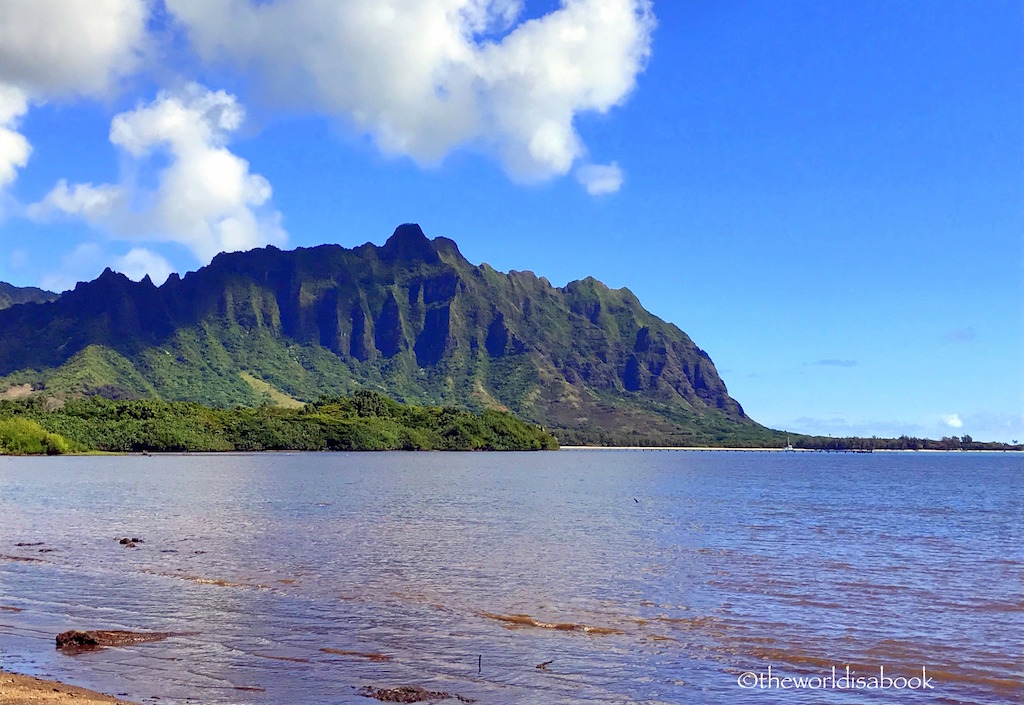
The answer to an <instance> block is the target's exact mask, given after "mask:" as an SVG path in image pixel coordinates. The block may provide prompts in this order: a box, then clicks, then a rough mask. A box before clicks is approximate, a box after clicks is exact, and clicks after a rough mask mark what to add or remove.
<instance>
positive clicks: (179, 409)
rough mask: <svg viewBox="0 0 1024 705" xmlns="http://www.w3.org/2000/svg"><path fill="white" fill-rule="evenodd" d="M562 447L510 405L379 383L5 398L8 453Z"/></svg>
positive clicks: (3, 445)
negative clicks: (339, 388) (209, 393)
mask: <svg viewBox="0 0 1024 705" xmlns="http://www.w3.org/2000/svg"><path fill="white" fill-rule="evenodd" d="M557 448H558V441H557V440H555V437H554V436H552V435H551V434H550V433H548V432H547V431H546V430H544V429H542V428H540V427H539V426H534V425H532V424H527V423H525V422H523V421H520V420H519V419H517V418H515V417H514V416H512V415H511V414H508V413H506V412H502V411H494V410H487V411H484V412H482V413H480V414H474V413H471V412H468V411H462V410H459V409H453V408H448V407H422V406H409V405H404V404H399V403H398V402H396V401H393V400H391V399H389V398H387V397H385V396H383V395H381V394H378V393H376V392H371V391H359V392H356V393H355V394H354V395H353V396H351V397H331V398H328V397H325V398H322V399H320V400H318V401H316V402H313V403H311V404H306V405H305V406H304V407H303V408H301V409H283V408H279V407H271V406H264V407H259V408H247V407H236V408H233V409H214V408H210V407H206V406H202V405H200V404H193V403H187V402H164V401H156V400H149V399H146V400H133V401H111V400H108V399H104V398H102V397H88V398H81V399H68V400H66V401H64V402H63V403H59V404H58V403H54V401H53V400H52V399H50V400H45V399H40V398H32V399H25V400H18V401H3V402H0V454H6V455H36V454H47V455H60V454H63V453H87V452H115V453H117V452H122V453H130V452H153V453H160V452H208V451H263V450H292V451H323V450H327V451H356V450H503V451H504V450H555V449H557Z"/></svg>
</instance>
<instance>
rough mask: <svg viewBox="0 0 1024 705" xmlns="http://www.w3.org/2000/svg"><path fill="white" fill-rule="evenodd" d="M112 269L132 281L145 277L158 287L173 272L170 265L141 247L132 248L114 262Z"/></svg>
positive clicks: (157, 255)
mask: <svg viewBox="0 0 1024 705" xmlns="http://www.w3.org/2000/svg"><path fill="white" fill-rule="evenodd" d="M114 269H116V270H118V271H119V272H122V273H124V275H125V276H127V277H128V278H129V279H131V280H133V281H142V279H143V278H144V277H146V276H147V275H148V276H149V278H150V279H151V280H153V283H154V284H156V285H157V286H160V285H161V284H163V283H164V282H165V281H167V277H169V276H170V275H171V272H173V271H174V267H172V266H171V263H170V262H168V261H167V260H166V259H164V258H163V257H162V256H161V255H160V254H158V253H156V252H153V251H152V250H147V249H145V248H143V247H133V248H132V249H131V250H129V251H128V254H126V255H124V256H123V257H118V258H117V260H115V261H114Z"/></svg>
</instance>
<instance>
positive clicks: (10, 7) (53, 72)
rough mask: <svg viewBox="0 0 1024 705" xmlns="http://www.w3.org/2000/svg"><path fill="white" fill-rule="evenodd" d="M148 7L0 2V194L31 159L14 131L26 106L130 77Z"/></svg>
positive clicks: (124, 1)
mask: <svg viewBox="0 0 1024 705" xmlns="http://www.w3.org/2000/svg"><path fill="white" fill-rule="evenodd" d="M149 5H150V3H149V0H88V1H87V2H86V1H85V0H82V1H81V2H75V1H69V0H3V1H2V2H0V192H2V190H3V189H4V188H5V187H7V186H10V184H11V183H13V182H14V180H15V178H16V177H17V172H18V169H21V168H24V167H25V165H26V164H28V159H29V156H30V155H31V153H32V147H31V145H30V144H29V142H28V140H27V139H26V138H25V136H24V135H22V134H20V133H18V132H17V131H16V130H15V129H14V128H15V127H16V122H17V120H18V119H19V118H20V117H21V116H23V115H24V114H25V113H26V112H27V110H28V106H29V103H30V102H33V103H38V102H44V101H46V100H49V99H52V98H55V97H63V96H69V95H102V94H104V93H106V92H107V91H108V90H109V88H110V87H111V86H112V85H113V84H114V83H115V82H116V81H117V80H118V79H119V78H120V77H122V76H125V75H128V74H130V73H131V72H132V71H134V70H135V68H136V67H137V65H138V57H139V52H140V51H141V49H142V45H143V44H144V40H145V36H146V17H147V15H148V14H149ZM2 195H3V194H2V193H0V196H2Z"/></svg>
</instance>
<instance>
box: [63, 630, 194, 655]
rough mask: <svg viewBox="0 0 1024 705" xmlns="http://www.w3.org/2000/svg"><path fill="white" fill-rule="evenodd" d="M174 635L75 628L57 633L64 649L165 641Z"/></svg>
mask: <svg viewBox="0 0 1024 705" xmlns="http://www.w3.org/2000/svg"><path fill="white" fill-rule="evenodd" d="M171 636H174V633H172V632H129V631H122V630H103V629H97V630H94V631H87V632H80V631H76V630H74V629H72V630H70V631H66V632H61V633H60V634H58V635H57V639H56V641H57V648H58V649H62V650H82V649H99V648H103V647H104V646H132V645H133V644H146V643H149V642H152V641H163V640H164V639H166V638H168V637H171Z"/></svg>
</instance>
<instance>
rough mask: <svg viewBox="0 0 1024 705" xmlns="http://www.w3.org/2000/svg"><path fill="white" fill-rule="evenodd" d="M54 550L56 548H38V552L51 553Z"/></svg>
mask: <svg viewBox="0 0 1024 705" xmlns="http://www.w3.org/2000/svg"><path fill="white" fill-rule="evenodd" d="M56 550H57V549H56V548H40V549H39V552H40V553H53V552H54V551H56Z"/></svg>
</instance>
